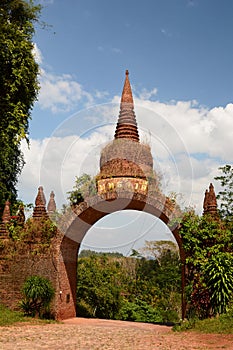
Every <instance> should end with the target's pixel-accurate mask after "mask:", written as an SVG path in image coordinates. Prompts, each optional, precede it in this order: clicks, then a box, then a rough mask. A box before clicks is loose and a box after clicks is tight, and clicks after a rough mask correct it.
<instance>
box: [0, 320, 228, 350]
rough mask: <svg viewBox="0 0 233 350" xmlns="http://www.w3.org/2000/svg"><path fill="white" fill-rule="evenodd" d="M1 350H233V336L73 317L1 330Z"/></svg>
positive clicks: (2, 328)
mask: <svg viewBox="0 0 233 350" xmlns="http://www.w3.org/2000/svg"><path fill="white" fill-rule="evenodd" d="M0 349H1V350H8V349H9V350H16V349H17V350H29V349H30V350H36V349H49V350H53V349H54V350H55V349H56V350H61V349H67V350H76V349H78V350H109V349H113V350H154V349H156V350H157V349H158V350H168V349H169V350H186V349H191V350H194V349H195V350H196V349H202V350H204V349H232V350H233V335H219V334H209V335H208V334H199V333H194V332H185V333H183V332H182V333H175V332H173V331H172V330H171V328H169V327H166V326H158V325H153V324H146V323H136V322H124V321H112V320H111V321H110V320H98V319H84V318H72V319H69V320H66V321H64V322H63V323H60V324H48V325H28V324H19V325H16V326H11V327H0Z"/></svg>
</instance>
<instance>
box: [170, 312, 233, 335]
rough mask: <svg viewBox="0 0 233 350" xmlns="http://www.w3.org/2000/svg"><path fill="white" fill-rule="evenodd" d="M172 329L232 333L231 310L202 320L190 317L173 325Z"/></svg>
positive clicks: (232, 314)
mask: <svg viewBox="0 0 233 350" xmlns="http://www.w3.org/2000/svg"><path fill="white" fill-rule="evenodd" d="M173 330H174V331H178V332H180V331H187V330H193V331H196V332H201V333H206V334H209V333H215V334H233V312H232V311H230V312H227V313H225V314H222V315H220V316H217V317H213V318H207V319H204V320H198V319H190V320H185V321H183V322H182V323H181V324H180V325H178V324H176V325H175V326H174V327H173Z"/></svg>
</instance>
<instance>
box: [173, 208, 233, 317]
mask: <svg viewBox="0 0 233 350" xmlns="http://www.w3.org/2000/svg"><path fill="white" fill-rule="evenodd" d="M179 232H180V235H181V237H182V242H183V248H184V250H185V253H186V266H187V271H188V272H187V276H186V277H187V290H186V291H187V293H186V297H187V301H188V303H189V312H190V315H191V314H193V313H194V314H195V315H196V316H198V317H199V318H207V317H210V316H212V315H213V314H216V313H222V312H224V310H225V309H226V307H227V305H228V303H229V301H230V298H231V295H232V287H231V285H232V269H231V264H232V257H233V255H232V233H231V231H230V230H229V228H228V227H226V226H225V225H223V223H222V222H221V221H220V220H216V219H214V218H212V217H211V216H208V215H204V216H202V217H198V216H197V215H195V214H194V213H193V212H191V213H186V214H185V216H184V218H183V221H182V224H181V228H180V231H179ZM220 300H221V302H220V303H219V301H220ZM220 304H221V305H220Z"/></svg>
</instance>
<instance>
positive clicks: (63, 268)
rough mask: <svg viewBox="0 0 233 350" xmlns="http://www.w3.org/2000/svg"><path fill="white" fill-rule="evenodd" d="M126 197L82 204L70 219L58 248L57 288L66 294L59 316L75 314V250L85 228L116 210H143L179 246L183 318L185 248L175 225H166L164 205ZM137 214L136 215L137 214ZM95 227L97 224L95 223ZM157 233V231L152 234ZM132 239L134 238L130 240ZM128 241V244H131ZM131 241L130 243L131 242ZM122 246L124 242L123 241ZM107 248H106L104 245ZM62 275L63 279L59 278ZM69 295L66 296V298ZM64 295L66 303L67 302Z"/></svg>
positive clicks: (78, 247)
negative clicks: (158, 223)
mask: <svg viewBox="0 0 233 350" xmlns="http://www.w3.org/2000/svg"><path fill="white" fill-rule="evenodd" d="M125 197H126V196H122V197H120V198H119V197H118V198H116V199H115V200H112V201H103V200H99V201H97V202H95V203H94V204H93V205H92V206H88V205H83V208H82V210H81V211H78V212H77V213H78V215H76V216H75V217H74V219H73V221H72V222H71V223H70V225H69V227H68V228H67V231H66V234H65V235H64V237H63V239H62V242H61V247H60V254H61V259H60V266H59V288H61V291H62V294H63V291H64V295H65V296H66V297H63V298H60V300H59V305H58V308H57V309H58V314H59V316H58V318H60V319H65V318H69V317H75V316H76V286H77V259H78V252H79V249H80V246H81V243H82V241H83V239H84V238H85V236H86V234H87V235H88V231H89V230H92V229H93V227H95V226H94V225H95V224H97V223H98V222H99V223H100V224H101V220H103V218H105V219H106V218H110V215H109V214H112V213H114V214H113V215H118V213H119V212H124V213H127V211H128V210H129V212H128V213H131V214H134V215H135V213H138V212H142V211H143V212H144V213H143V214H145V215H149V217H154V218H155V219H156V218H157V219H159V220H160V221H162V222H163V223H164V225H166V227H167V228H168V229H169V231H170V232H171V235H172V236H173V237H174V239H173V240H174V241H176V243H177V245H178V247H179V254H180V260H181V280H182V283H181V308H182V318H184V313H185V301H184V281H185V278H184V277H185V275H184V273H185V269H184V251H183V248H182V241H181V238H180V236H179V228H178V226H177V225H174V226H173V227H172V226H171V227H169V223H170V222H171V221H170V219H171V218H169V215H168V212H167V211H166V208H163V210H161V208H160V207H159V206H156V205H152V204H148V202H149V201H147V202H145V201H139V200H135V199H132V198H131V200H129V198H127V197H126V198H125ZM136 215H137V214H136ZM97 226H98V224H97ZM155 236H156V234H155ZM132 242H134V240H132ZM132 242H131V243H132ZM131 243H130V244H131ZM123 245H124V243H123ZM106 248H107V247H106ZM61 277H62V278H61ZM68 295H69V297H67V296H68ZM67 298H68V299H69V302H68V303H67V302H66V301H67Z"/></svg>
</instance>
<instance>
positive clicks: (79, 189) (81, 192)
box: [67, 174, 97, 206]
mask: <svg viewBox="0 0 233 350" xmlns="http://www.w3.org/2000/svg"><path fill="white" fill-rule="evenodd" d="M67 193H68V195H69V196H68V199H69V201H70V205H71V206H75V205H77V204H79V203H81V202H83V201H84V200H85V198H87V197H90V196H93V195H95V194H96V193H97V189H96V181H95V178H92V177H91V176H90V175H88V174H83V175H82V176H79V177H78V176H76V180H75V185H74V186H73V191H69V192H67Z"/></svg>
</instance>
